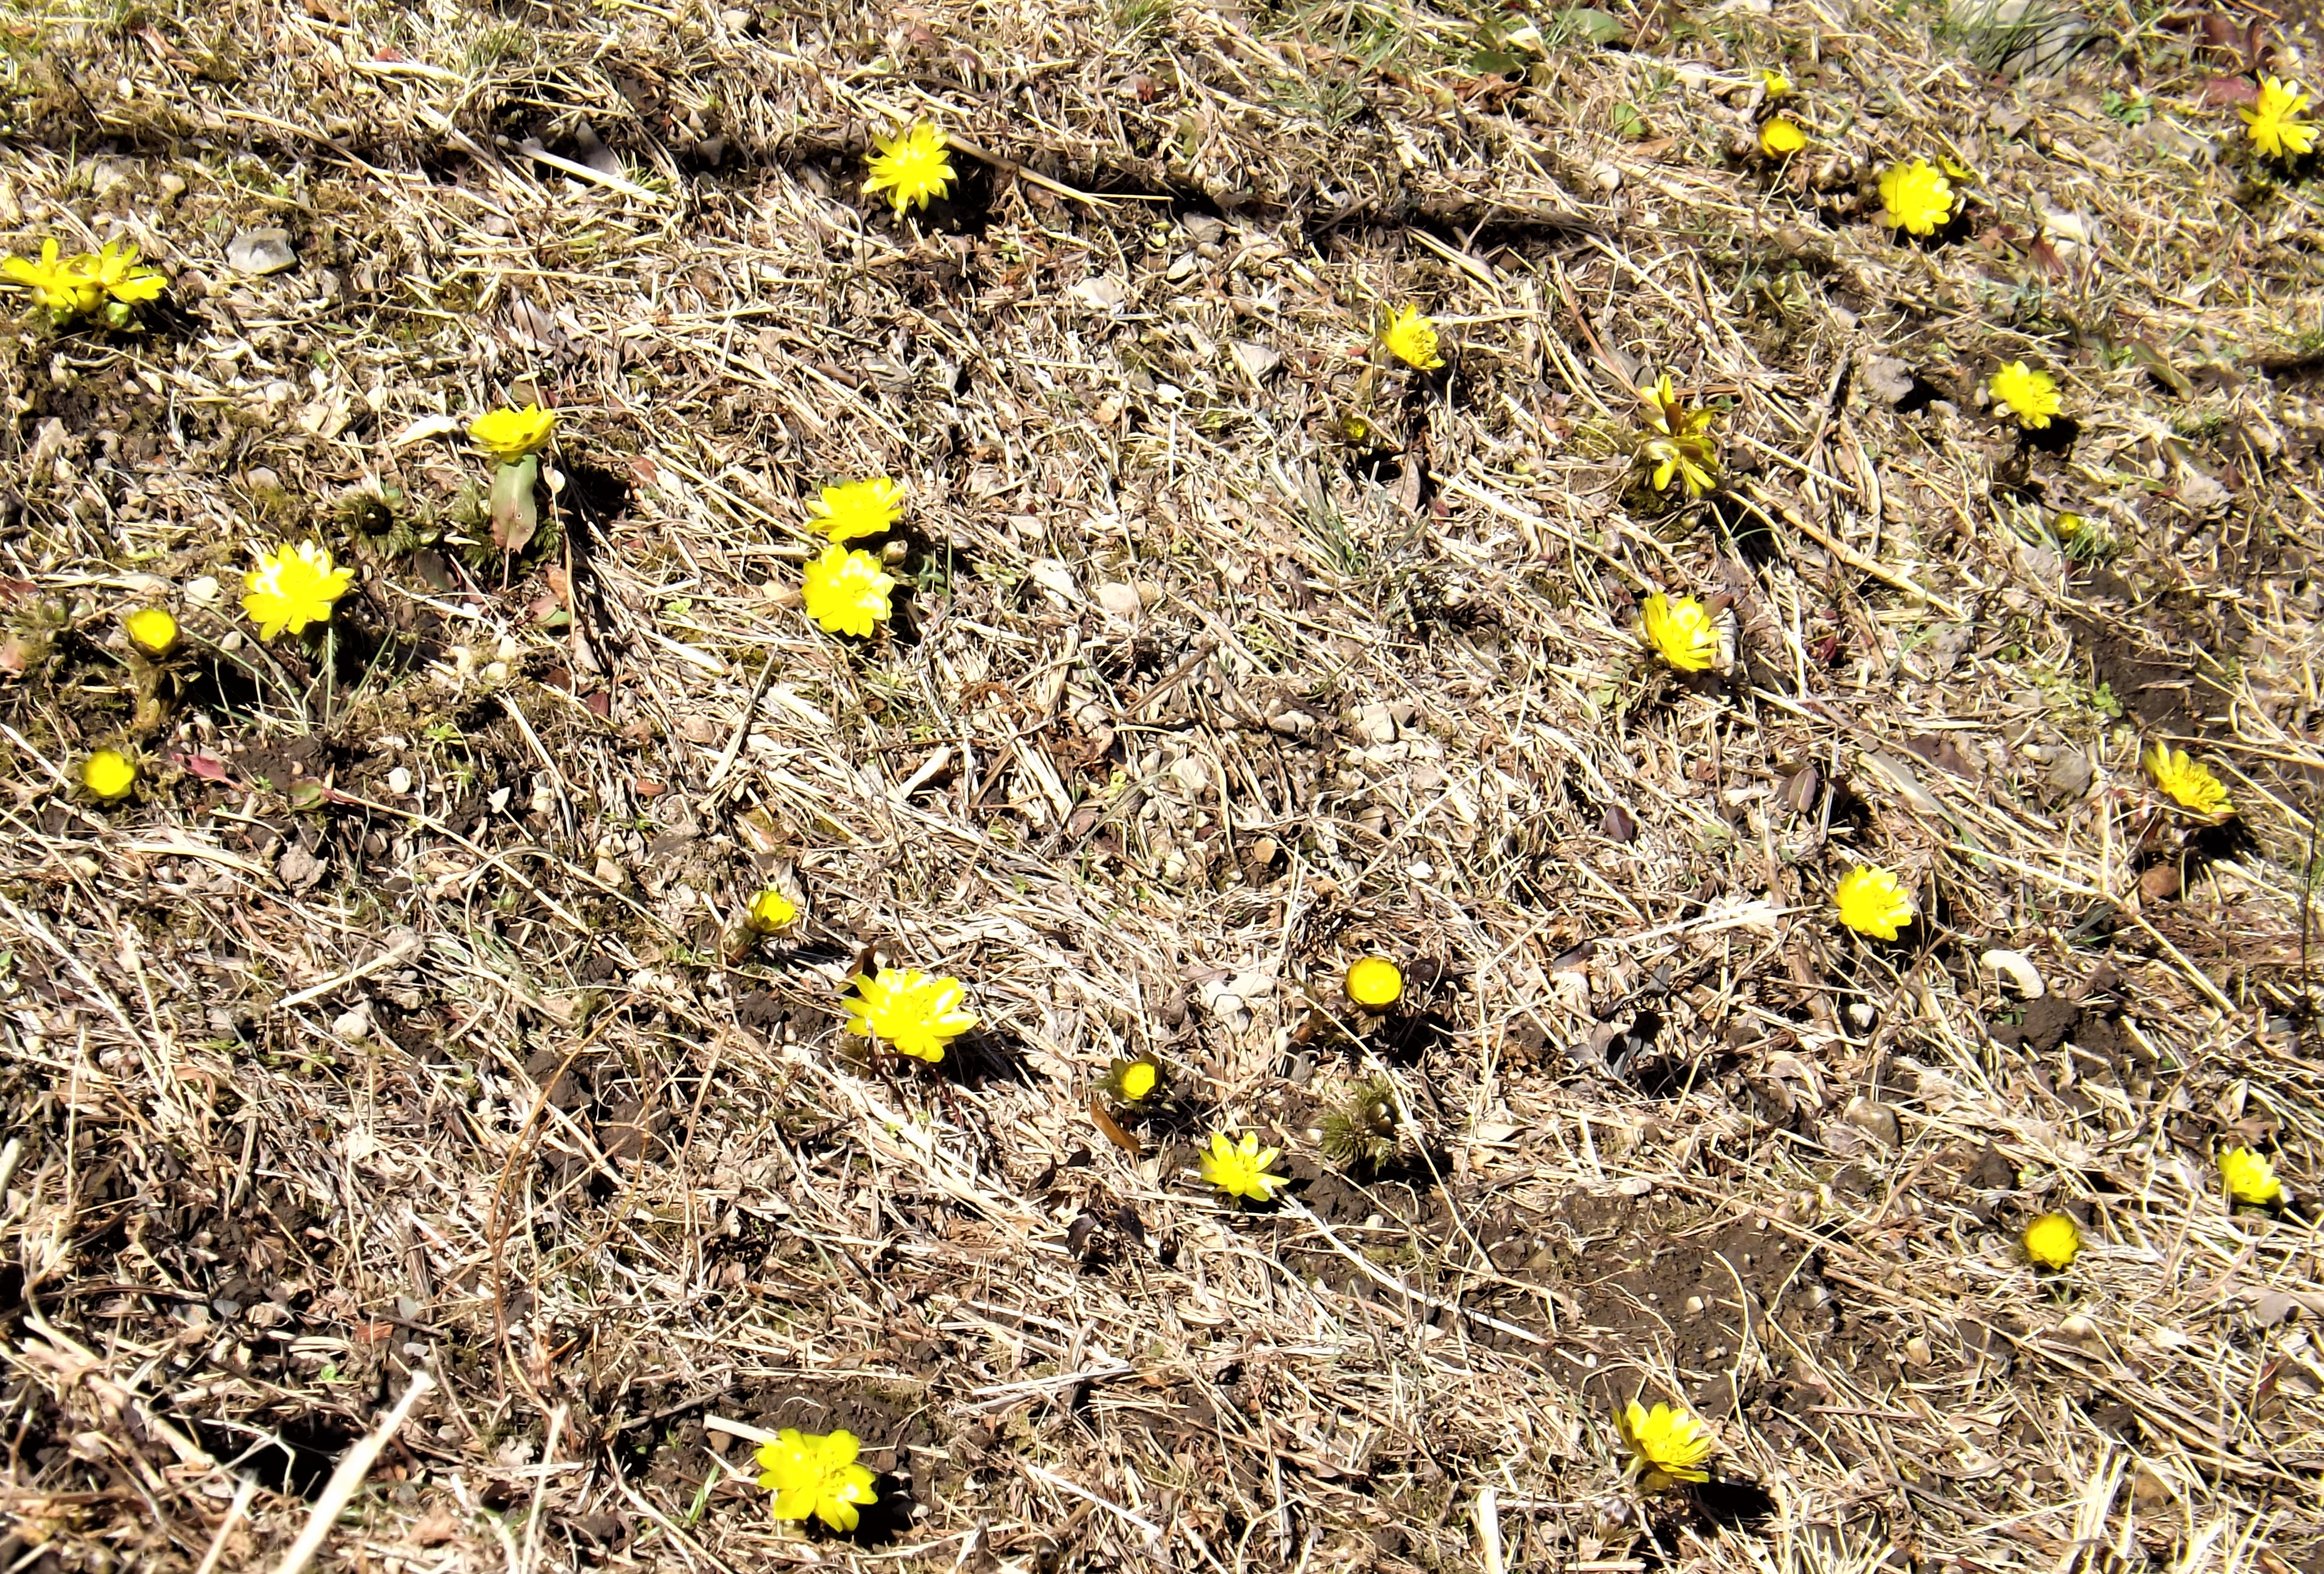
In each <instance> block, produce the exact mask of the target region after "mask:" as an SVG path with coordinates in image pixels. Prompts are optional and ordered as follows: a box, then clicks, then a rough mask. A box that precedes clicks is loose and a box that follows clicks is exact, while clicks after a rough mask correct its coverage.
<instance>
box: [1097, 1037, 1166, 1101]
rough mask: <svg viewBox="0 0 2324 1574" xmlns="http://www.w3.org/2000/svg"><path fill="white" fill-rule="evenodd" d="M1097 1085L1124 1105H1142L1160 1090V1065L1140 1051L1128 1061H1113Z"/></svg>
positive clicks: (1152, 1057) (1149, 1055)
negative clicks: (1103, 1078) (1102, 1079)
mask: <svg viewBox="0 0 2324 1574" xmlns="http://www.w3.org/2000/svg"><path fill="white" fill-rule="evenodd" d="M1098 1085H1099V1086H1100V1087H1101V1088H1102V1089H1103V1090H1104V1091H1107V1092H1109V1093H1111V1094H1112V1095H1113V1096H1114V1097H1115V1098H1117V1099H1120V1100H1121V1101H1122V1102H1123V1103H1125V1104H1142V1103H1144V1102H1145V1101H1146V1100H1148V1099H1150V1098H1152V1097H1153V1096H1154V1095H1155V1093H1156V1092H1157V1091H1158V1090H1159V1089H1160V1088H1161V1086H1162V1065H1161V1063H1160V1062H1159V1061H1157V1060H1156V1059H1155V1058H1154V1056H1153V1055H1152V1054H1149V1053H1148V1052H1146V1051H1143V1050H1141V1051H1139V1053H1138V1054H1134V1055H1131V1056H1130V1057H1129V1058H1128V1059H1117V1060H1115V1062H1114V1063H1113V1064H1111V1066H1109V1067H1107V1068H1106V1073H1105V1080H1104V1081H1103V1082H1100V1083H1099V1084H1098Z"/></svg>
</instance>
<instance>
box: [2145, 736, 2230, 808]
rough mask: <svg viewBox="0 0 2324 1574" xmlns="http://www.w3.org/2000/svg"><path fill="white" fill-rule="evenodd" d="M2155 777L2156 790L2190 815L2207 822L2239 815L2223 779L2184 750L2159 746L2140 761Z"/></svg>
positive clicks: (2163, 744)
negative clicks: (2222, 782)
mask: <svg viewBox="0 0 2324 1574" xmlns="http://www.w3.org/2000/svg"><path fill="white" fill-rule="evenodd" d="M2140 763H2141V764H2143V765H2144V766H2145V767H2146V774H2147V775H2148V776H2149V777H2150V778H2153V782H2154V787H2155V790H2156V791H2158V792H2160V793H2161V794H2162V795H2163V796H2164V797H2166V798H2169V799H2170V800H2171V801H2172V803H2173V804H2175V805H2178V806H2179V807H2180V808H2181V809H2184V810H2186V811H2187V813H2189V814H2190V815H2195V816H2196V817H2198V818H2199V819H2204V820H2224V819H2226V818H2227V817H2228V816H2229V815H2233V814H2234V813H2235V812H2236V801H2235V799H2234V798H2232V797H2230V796H2227V788H2226V787H2225V786H2223V785H2222V784H2221V783H2220V781H2219V778H2218V777H2216V776H2213V775H2212V774H2211V769H2210V767H2209V766H2207V765H2204V764H2201V763H2199V761H2198V760H2197V759H2195V757H2194V756H2193V755H2190V754H2189V753H2188V752H2187V751H2186V750H2184V749H2173V748H2172V747H2171V745H2169V744H2168V743H2156V744H2154V745H2153V746H2152V747H2151V748H2149V749H2148V750H2147V751H2146V757H2145V759H2143V760H2141V761H2140Z"/></svg>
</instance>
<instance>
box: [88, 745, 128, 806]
mask: <svg viewBox="0 0 2324 1574" xmlns="http://www.w3.org/2000/svg"><path fill="white" fill-rule="evenodd" d="M80 785H81V786H82V787H86V788H88V796H91V797H93V798H95V799H96V800H97V802H98V803H100V804H117V803H119V802H120V801H121V800H122V799H124V798H125V797H127V796H129V789H130V788H132V787H135V786H136V785H137V762H136V761H135V760H134V759H130V758H129V756H127V755H126V754H124V753H122V752H121V750H118V749H99V750H96V751H95V752H93V753H92V754H90V755H89V757H88V759H84V760H83V761H81V766H80Z"/></svg>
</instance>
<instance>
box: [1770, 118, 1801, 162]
mask: <svg viewBox="0 0 2324 1574" xmlns="http://www.w3.org/2000/svg"><path fill="white" fill-rule="evenodd" d="M1807 145H1808V133H1805V132H1803V131H1802V130H1801V129H1800V123H1799V122H1798V121H1796V120H1794V119H1793V118H1792V117H1791V116H1790V115H1776V116H1775V118H1774V119H1772V120H1770V121H1768V122H1767V123H1766V124H1765V125H1762V126H1761V127H1760V128H1759V151H1760V152H1763V153H1765V154H1766V155H1767V156H1768V157H1769V158H1771V159H1788V158H1790V157H1791V156H1792V155H1793V154H1794V153H1796V152H1799V151H1800V150H1801V149H1802V148H1803V147H1805V146H1807Z"/></svg>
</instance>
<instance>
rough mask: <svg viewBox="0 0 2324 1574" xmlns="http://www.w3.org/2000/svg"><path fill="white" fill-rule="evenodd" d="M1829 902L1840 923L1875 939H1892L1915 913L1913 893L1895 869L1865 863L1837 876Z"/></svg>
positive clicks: (1909, 921) (1901, 932) (1902, 931)
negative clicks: (1907, 888)
mask: <svg viewBox="0 0 2324 1574" xmlns="http://www.w3.org/2000/svg"><path fill="white" fill-rule="evenodd" d="M1832 903H1833V906H1834V907H1837V908H1838V909H1839V912H1840V922H1841V923H1843V924H1845V925H1848V926H1849V928H1850V929H1853V930H1855V931H1856V932H1857V933H1858V934H1868V935H1870V936H1871V937H1872V938H1873V939H1875V940H1894V939H1895V938H1896V936H1897V935H1899V934H1903V933H1904V929H1905V927H1906V926H1907V925H1910V924H1911V923H1912V922H1913V919H1914V916H1915V915H1916V913H1917V912H1918V909H1917V908H1915V907H1914V906H1913V897H1912V893H1911V892H1909V891H1907V890H1906V889H1905V888H1904V881H1902V880H1900V879H1897V878H1896V875H1895V870H1886V869H1882V868H1880V867H1879V866H1878V865H1877V864H1868V863H1859V864H1858V865H1857V866H1856V867H1855V868H1854V869H1851V870H1849V871H1848V872H1847V873H1846V874H1844V875H1842V876H1840V884H1839V885H1838V886H1837V887H1836V888H1834V889H1833V891H1832Z"/></svg>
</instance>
